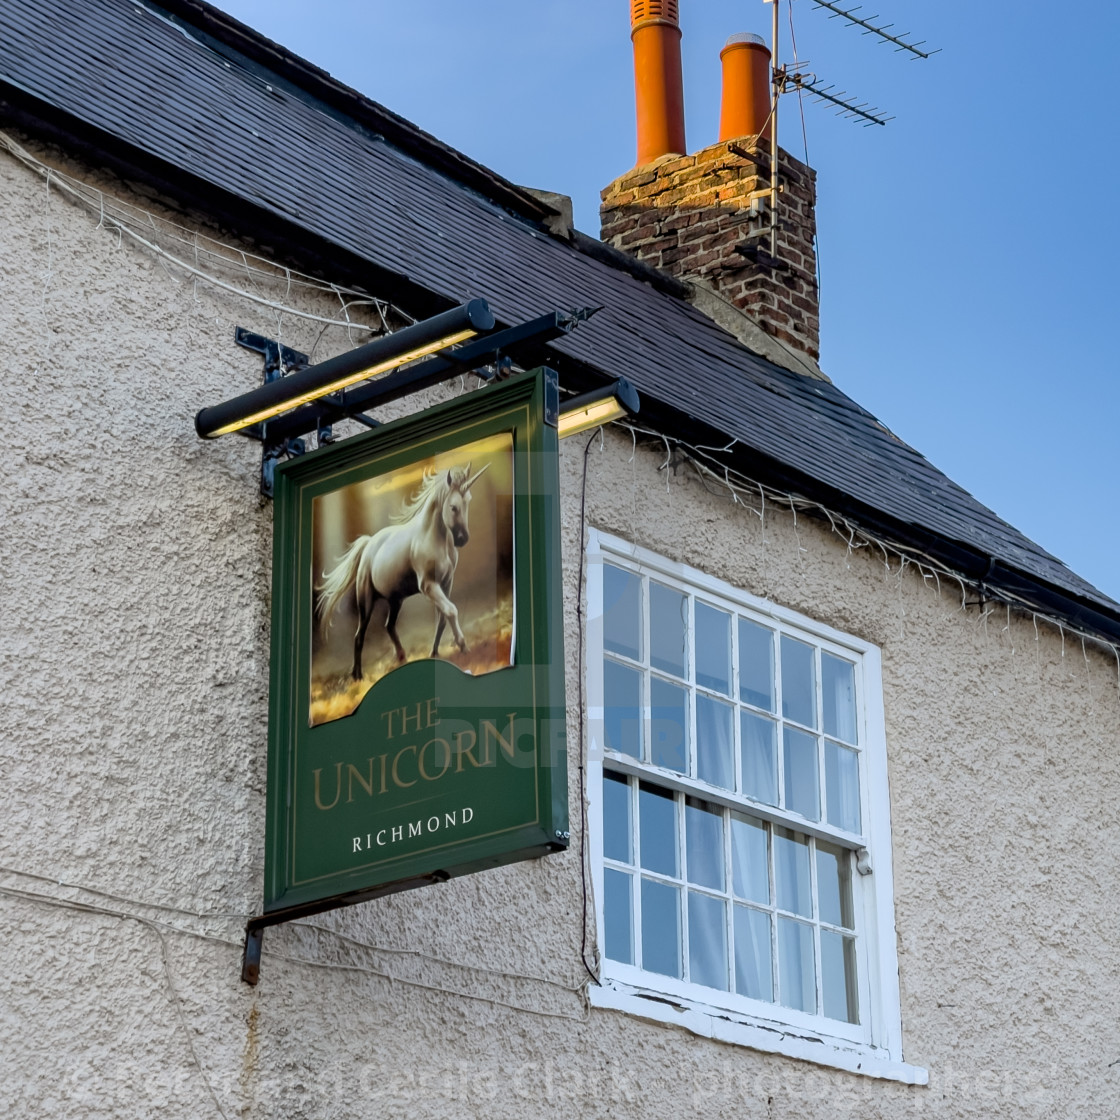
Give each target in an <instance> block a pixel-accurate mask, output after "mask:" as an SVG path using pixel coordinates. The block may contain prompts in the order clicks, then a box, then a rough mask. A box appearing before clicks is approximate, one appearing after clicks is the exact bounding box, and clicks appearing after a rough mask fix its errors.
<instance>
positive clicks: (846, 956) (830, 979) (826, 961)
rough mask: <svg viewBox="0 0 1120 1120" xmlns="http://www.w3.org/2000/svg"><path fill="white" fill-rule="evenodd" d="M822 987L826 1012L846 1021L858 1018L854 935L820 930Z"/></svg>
mask: <svg viewBox="0 0 1120 1120" xmlns="http://www.w3.org/2000/svg"><path fill="white" fill-rule="evenodd" d="M821 989H822V995H823V996H824V1013H825V1015H827V1016H828V1017H829V1018H830V1019H841V1020H843V1021H844V1022H846V1023H858V1022H859V992H858V989H857V987H856V942H855V938H854V937H845V936H844V935H843V934H840V933H832V932H831V931H830V930H827V929H822V930H821Z"/></svg>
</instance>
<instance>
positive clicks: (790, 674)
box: [782, 634, 817, 727]
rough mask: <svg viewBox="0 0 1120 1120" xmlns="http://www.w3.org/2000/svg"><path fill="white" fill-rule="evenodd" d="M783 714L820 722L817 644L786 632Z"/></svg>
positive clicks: (808, 724) (813, 723)
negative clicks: (818, 717)
mask: <svg viewBox="0 0 1120 1120" xmlns="http://www.w3.org/2000/svg"><path fill="white" fill-rule="evenodd" d="M782 715H783V716H785V718H786V719H792V720H796V721H797V722H798V723H803V724H805V725H806V727H816V726H817V686H816V679H815V674H814V670H813V647H812V646H809V645H806V644H805V643H804V642H798V641H795V640H794V639H793V638H787V637H786V636H785V635H784V634H783V635H782Z"/></svg>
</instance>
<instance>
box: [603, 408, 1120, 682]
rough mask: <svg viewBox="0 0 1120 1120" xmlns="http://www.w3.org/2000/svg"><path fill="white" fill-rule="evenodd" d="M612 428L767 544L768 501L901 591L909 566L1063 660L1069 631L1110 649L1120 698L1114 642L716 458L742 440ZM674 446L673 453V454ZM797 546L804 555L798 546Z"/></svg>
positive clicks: (1119, 655) (619, 424) (621, 425)
mask: <svg viewBox="0 0 1120 1120" xmlns="http://www.w3.org/2000/svg"><path fill="white" fill-rule="evenodd" d="M611 426H612V427H615V428H618V429H620V430H622V431H625V432H627V433H629V435H630V438H631V440H632V441H633V442H634V444H635V445H636V444H637V439H638V437H639V436H642V437H643V438H644V439H646V440H648V441H649V442H650V443H651V444H656V443H660V444H663V445H664V447H665V448H666V459H665V462H663V463H661V464H659V466H658V467H657V470H658V472H661V471H665V472H666V474H667V473H668V472H667V468H669V467H670V466H672V467H674V468H675V467H677V466H679V465H682V464H687V465H689V466H690V467H691V468H692V470H693V472H694V473H695V474H696V476H697V479H698V480H699V482H700V484H701V485H702V486H703V487H704V489H705V490H706V491H707V492H708V493H711V494H718V495H720V496H721V497H726V498H729V499H730V500H731V501H732V503H733V504H735V505H741V506H743V507H744V509H745V510H747V511H748V512H749V513H751V514H753V515H754V516H756V517H758V518H759V520H760V522H761V524H762V528H763V534H764V536H763V542H764V543H765V528H766V503H767V501H769V502H770V503H771V505H773V506H775V507H777V508H788V509H790V510H791V511H793V513H794V515H795V517H796V513H797V511H798V510H800V511H801V512H802V513H809V514H811V515H815V516H816V517H817V518H818V519H819V520H821V521H824V522H827V523H828V525H829V528H830V530H831V532H832V533H833V534H835V535H836V536H837V537H838V538H839V539H840V540H841V541H842V542H843V543H844V545H845V546H846V548H847V551H848V555H849V556H850V555H851V554H852V553H853V552H856V551H858V550H859V549H863V548H867V549H869V550H870V551H872V552H874V551H878V552H879V553H881V554H882V557H883V564H884V566H885V568H886V570H887V573H888V574H891V575H894V576H895V577H896V579H897V580H898V582H899V586H900V588H901V583H902V577H903V574H904V573H905V571H906V569H907V567H910V566H913V567H914V568H916V569H917V571H918V574H919V575H920V576H921V577H922V582H923V583H924V584H926V585H927V586H928V585H929V584H930V583H931V582H932V583H933V585H934V586H935V587H936V589H937V592H938V595H940V594H941V591H942V588H941V580H942V579H945V580H947V581H949V582H952V583H956V584H957V585H958V586H959V587H960V591H961V605H960V610H961V611H967V609H968V607H969V605H970V603H969V600H968V596H969V594H970V593H971V594H974V595H977V596H978V597H980V599H981V600H982V601H983V603H984V604H985V605H989V604H1000V605H1003V606H1005V607H1006V608H1007V610H1008V611H1012V610H1014V611H1015V612H1016V613H1018V614H1020V615H1022V616H1024V617H1025V616H1030V617H1031V619H1032V620H1033V622H1034V627H1035V636H1036V641H1037V635H1038V623H1039V622H1042V623H1044V624H1046V625H1048V626H1050V627H1052V628H1053V629H1055V630H1057V631H1058V633H1059V634H1060V636H1061V639H1062V650H1063V656H1064V651H1065V636H1066V634H1067V633H1069V634H1072V635H1075V636H1076V637H1078V638H1079V639H1081V640H1082V641H1083V642H1085V643H1089V644H1092V645H1094V646H1096V647H1097V648H1098V649H1101V650H1107V651H1108V652H1110V653H1111V654H1112V657H1113V659H1114V660H1115V661H1116V672H1117V695H1118V696H1120V647H1118V646H1117V645H1116V643H1114V642H1112V641H1110V640H1109V639H1107V638H1105V637H1104V636H1103V635H1101V634H1096V633H1093V632H1092V631H1089V630H1081V629H1078V628H1077V627H1074V626H1071V625H1070V624H1069V623H1068V622H1066V621H1063V620H1061V619H1058V618H1055V617H1054V616H1053V615H1049V614H1047V613H1045V612H1044V611H1040V610H1039V609H1038V608H1037V607H1036V606H1035V605H1034V604H1032V603H1031V602H1030V600H1029V599H1026V598H1025V597H1023V596H1020V595H1016V594H1015V593H1014V592H1012V591H1007V590H1005V589H1003V588H996V587H992V586H990V585H989V584H987V583H984V582H983V580H978V579H976V578H974V577H972V576H969V575H966V574H965V573H963V572H960V571H957V570H956V569H954V568H951V567H949V566H948V565H947V564H944V563H943V562H942V561H940V560H938V559H937V558H936V557H934V556H931V555H929V553H927V552H924V551H922V550H921V549H917V548H912V547H910V546H909V545H904V544H901V543H899V542H898V541H892V540H890V539H889V538H886V537H880V536H878V535H876V534H874V533H872V532H870V531H869V530H867V529H866V528H864V527H862V526H860V525H858V524H857V523H856V522H854V521H853V520H851V519H850V518H849V517H847V516H845V515H844V514H841V513H837V512H836V511H835V510H831V509H829V508H828V507H827V506H825V505H823V504H822V503H820V502H817V501H814V500H813V499H811V498H806V497H804V496H802V495H800V494H796V493H793V492H790V491H781V490H777V489H775V488H773V487H770V486H767V485H765V484H764V483H760V482H758V481H756V480H755V479H753V478H750V477H748V476H747V475H745V474H742V473H740V472H738V471H735V470H732V469H731V468H730V467H728V466H727V464H726V463H723V462H721V461H720V460H718V459H716V458H715V457H714V456H713V454H712V452H717V453H718V452H727V451H729V450H731V448H732V447H733V446H734V445H735V443H737V442H738V441H737V440H732V441H731V443H729V444H728V445H727V446H726V447H722V448H712V447H705V446H703V445H697V444H690V443H687V442H686V441H684V440H681V439H678V438H676V437H673V436H667V435H665V433H664V432H658V431H652V430H650V429H648V428H642V427H639V426H637V425H634V424H631V423H628V422H627V421H625V420H615V421H612V423H611ZM670 448H671V449H672V450H671V451H670ZM756 498H757V500H758V503H759V506H758V508H756V507H755V506H754V505H753V504H752V502H753V501H754V500H755V499H756ZM748 499H749V500H748ZM798 547H799V554H800V545H799V546H798ZM892 557H893V558H894V559H896V560H897V561H898V568H897V569H893V568H892V567H891V559H892Z"/></svg>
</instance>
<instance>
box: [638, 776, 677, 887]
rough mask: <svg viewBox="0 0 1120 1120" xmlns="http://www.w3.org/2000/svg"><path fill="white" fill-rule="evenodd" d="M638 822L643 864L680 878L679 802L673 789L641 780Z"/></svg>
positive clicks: (652, 869)
mask: <svg viewBox="0 0 1120 1120" xmlns="http://www.w3.org/2000/svg"><path fill="white" fill-rule="evenodd" d="M638 822H639V826H640V838H639V844H640V845H641V851H642V866H643V867H644V868H646V869H647V870H649V871H656V872H658V873H659V874H661V875H672V876H673V878H674V879H675V878H677V876H678V875H679V873H680V872H679V868H680V862H679V860H678V859H677V802H676V799H675V798H674V797H673V793H672V791H671V790H667V789H662V788H661V787H660V786H651V785H648V784H647V783H646V782H642V784H641V785H640V786H639V787H638Z"/></svg>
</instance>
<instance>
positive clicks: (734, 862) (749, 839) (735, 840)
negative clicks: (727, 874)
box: [731, 813, 770, 905]
mask: <svg viewBox="0 0 1120 1120" xmlns="http://www.w3.org/2000/svg"><path fill="white" fill-rule="evenodd" d="M731 874H732V879H733V881H734V884H735V893H736V894H737V895H738V896H739V897H740V898H749V899H750V900H751V901H752V902H761V903H762V904H763V905H769V903H770V863H769V860H767V858H766V825H764V824H763V823H762V821H756V820H755V819H754V817H743V816H740V815H739V814H738V813H732V814H731Z"/></svg>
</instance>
